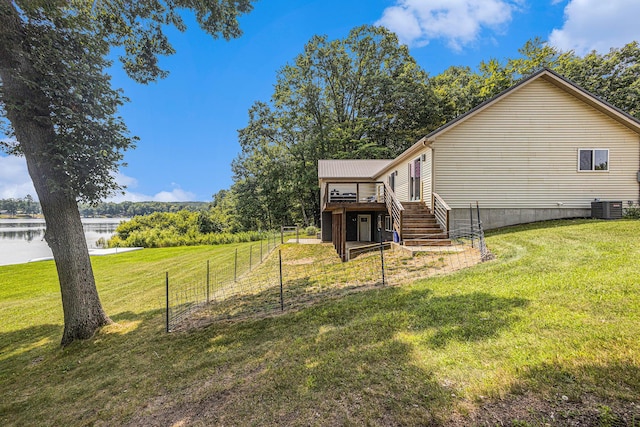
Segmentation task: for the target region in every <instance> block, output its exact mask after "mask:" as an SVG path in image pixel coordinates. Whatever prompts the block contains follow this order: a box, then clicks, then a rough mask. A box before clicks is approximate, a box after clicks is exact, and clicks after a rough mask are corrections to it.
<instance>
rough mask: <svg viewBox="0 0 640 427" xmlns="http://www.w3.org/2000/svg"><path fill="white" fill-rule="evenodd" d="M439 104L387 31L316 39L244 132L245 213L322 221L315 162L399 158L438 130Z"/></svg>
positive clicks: (260, 221)
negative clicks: (339, 159)
mask: <svg viewBox="0 0 640 427" xmlns="http://www.w3.org/2000/svg"><path fill="white" fill-rule="evenodd" d="M433 102H434V95H433V93H432V91H431V88H430V87H429V86H428V85H427V76H426V74H425V73H424V71H422V70H421V69H420V68H419V67H418V66H417V64H416V63H415V61H414V59H413V58H412V57H411V56H410V55H409V53H408V50H407V48H406V46H401V45H399V44H398V40H397V38H396V36H395V35H394V34H392V33H390V32H388V31H387V30H385V29H384V28H380V27H371V26H362V27H357V28H354V29H353V30H352V31H351V32H350V33H349V36H348V37H347V38H345V39H343V40H328V38H327V37H326V36H314V37H312V38H311V40H310V41H309V42H308V43H307V44H306V45H305V47H304V50H303V52H302V53H301V54H300V55H298V56H297V57H296V58H295V59H294V60H293V62H292V63H290V64H287V65H285V66H283V67H282V68H281V69H280V70H279V72H278V75H277V82H276V85H275V91H274V93H273V95H272V98H271V101H270V102H269V103H266V102H256V103H255V104H254V105H253V107H252V108H251V109H250V111H249V123H248V125H247V127H245V128H244V129H241V130H240V131H239V139H240V144H241V147H242V153H241V154H240V156H238V158H237V159H236V160H235V161H234V164H233V170H234V174H235V177H234V180H235V184H234V187H233V189H234V191H236V192H237V193H238V199H237V200H238V203H239V206H238V209H239V210H242V212H243V213H244V214H250V215H249V218H252V220H254V221H257V222H256V224H257V225H258V226H262V227H266V226H269V225H278V224H281V223H291V222H296V223H303V224H305V225H308V224H311V223H314V222H315V223H317V221H318V219H319V215H320V206H319V200H318V199H319V195H318V185H317V182H318V177H317V161H318V159H322V158H363V157H366V158H389V157H394V156H396V155H397V154H399V153H400V152H401V151H403V150H404V149H405V148H407V147H408V146H409V145H411V144H412V143H413V142H414V141H415V140H416V139H417V138H419V137H421V136H423V135H424V133H425V132H426V131H427V130H428V129H433V128H434V127H435V125H436V124H437V123H436V116H435V115H434V114H433V111H434V109H433V108H429V107H430V106H431V105H432V104H433ZM274 221H275V223H274ZM250 225H251V224H245V226H250Z"/></svg>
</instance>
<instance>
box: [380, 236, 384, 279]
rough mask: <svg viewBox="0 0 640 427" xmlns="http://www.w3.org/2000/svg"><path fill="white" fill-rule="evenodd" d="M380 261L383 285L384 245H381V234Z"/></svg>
mask: <svg viewBox="0 0 640 427" xmlns="http://www.w3.org/2000/svg"><path fill="white" fill-rule="evenodd" d="M380 263H381V264H382V286H384V285H385V282H384V247H383V246H382V235H381V236H380Z"/></svg>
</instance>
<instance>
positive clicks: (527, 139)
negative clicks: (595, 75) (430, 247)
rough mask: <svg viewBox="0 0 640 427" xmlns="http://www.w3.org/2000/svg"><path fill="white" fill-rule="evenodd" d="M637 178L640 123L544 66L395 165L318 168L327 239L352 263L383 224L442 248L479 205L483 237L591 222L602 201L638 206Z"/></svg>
mask: <svg viewBox="0 0 640 427" xmlns="http://www.w3.org/2000/svg"><path fill="white" fill-rule="evenodd" d="M639 171H640V121H638V120H637V119H635V118H634V117H632V116H630V115H628V114H626V113H625V112H623V111H621V110H619V109H617V108H616V107H614V106H612V105H610V104H609V103H607V102H605V101H603V100H601V99H599V98H597V97H596V96H594V95H592V94H590V93H589V92H587V91H585V90H583V89H581V88H580V87H578V86H577V85H575V84H573V83H572V82H570V81H568V80H567V79H565V78H564V77H562V76H560V75H559V74H557V73H555V72H553V71H551V70H548V69H542V70H540V71H539V72H537V73H535V74H533V75H531V76H530V77H528V78H526V79H524V80H522V81H521V82H520V83H518V84H516V85H515V86H513V87H511V88H510V89H508V90H506V91H504V92H503V93H501V94H499V95H498V96H496V97H494V98H493V99H490V100H488V101H486V102H484V103H482V104H481V105H479V106H478V107H476V108H474V109H473V110H471V111H469V112H468V113H466V114H464V115H462V116H460V117H458V118H456V119H455V120H453V121H451V122H449V123H447V124H445V125H444V126H442V127H440V128H439V129H436V130H435V131H433V132H431V133H430V134H428V135H427V136H425V137H424V138H422V139H420V140H419V141H417V142H416V143H415V144H414V145H413V146H411V147H410V148H408V149H407V150H406V151H404V152H403V153H402V154H400V155H399V156H398V157H396V158H395V159H390V160H320V161H319V163H318V177H319V182H320V189H321V191H320V192H321V206H322V216H321V226H322V238H323V240H324V241H333V243H334V245H335V246H336V250H337V251H338V253H339V254H341V255H343V256H344V253H345V250H344V248H345V245H346V242H349V241H352V240H360V241H362V240H364V241H367V240H378V239H379V237H378V234H376V231H377V227H378V226H381V228H382V230H383V231H382V232H381V233H380V234H382V239H384V240H389V239H391V238H394V237H395V239H396V240H398V241H400V242H401V243H403V244H421V245H424V244H435V243H437V242H438V241H446V238H447V235H448V233H450V232H451V231H452V230H454V229H456V228H457V227H464V226H468V225H469V221H470V220H469V217H470V214H469V206H470V204H471V203H472V204H473V205H474V206H475V204H476V202H477V203H478V206H479V207H480V209H479V212H480V218H481V221H482V224H483V226H484V228H485V229H490V228H497V227H503V226H507V225H513V224H520V223H528V222H534V221H542V220H549V219H558V218H571V217H588V216H590V214H591V213H590V208H591V202H592V201H593V200H594V199H600V200H620V201H623V202H624V203H626V202H627V201H632V202H634V203H637V202H638V201H639V198H640V172H639ZM378 218H380V222H383V224H379V223H378ZM434 223H435V224H437V226H439V227H435V226H434ZM367 226H368V227H369V228H370V232H368V231H367Z"/></svg>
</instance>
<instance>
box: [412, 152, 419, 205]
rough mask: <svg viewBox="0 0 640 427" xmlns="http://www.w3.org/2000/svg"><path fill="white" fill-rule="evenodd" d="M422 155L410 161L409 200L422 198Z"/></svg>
mask: <svg viewBox="0 0 640 427" xmlns="http://www.w3.org/2000/svg"><path fill="white" fill-rule="evenodd" d="M420 169H421V167H420V157H418V158H417V159H415V160H414V161H413V162H411V163H409V200H410V201H416V200H420Z"/></svg>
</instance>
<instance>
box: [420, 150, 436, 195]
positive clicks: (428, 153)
mask: <svg viewBox="0 0 640 427" xmlns="http://www.w3.org/2000/svg"><path fill="white" fill-rule="evenodd" d="M423 154H424V157H425V160H424V162H422V171H420V176H421V177H422V178H421V179H422V198H423V200H424V202H425V203H426V204H427V206H428V207H431V191H432V186H431V171H432V167H433V152H432V150H431V147H428V148H426V149H425V150H424V152H423Z"/></svg>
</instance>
